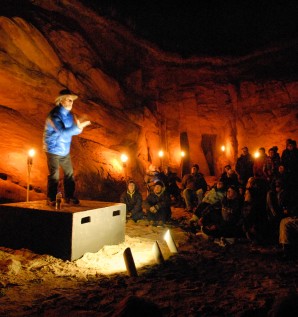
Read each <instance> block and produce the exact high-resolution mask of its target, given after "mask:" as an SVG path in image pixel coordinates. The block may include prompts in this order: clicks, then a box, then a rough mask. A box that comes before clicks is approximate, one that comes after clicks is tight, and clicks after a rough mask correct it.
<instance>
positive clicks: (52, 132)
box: [43, 89, 91, 206]
mask: <svg viewBox="0 0 298 317" xmlns="http://www.w3.org/2000/svg"><path fill="white" fill-rule="evenodd" d="M77 98H78V96H77V95H75V94H74V93H72V92H71V91H70V90H68V89H63V90H61V91H60V94H59V96H58V97H57V98H56V100H55V103H56V107H55V108H54V109H53V110H52V111H51V112H50V113H49V115H48V117H47V119H46V123H45V129H44V135H43V149H44V151H45V152H46V155H47V163H48V169H49V175H48V191H47V197H48V205H50V206H54V205H55V202H56V194H57V190H58V183H59V166H61V168H62V170H63V173H64V195H65V202H66V203H71V204H76V205H77V204H79V203H80V202H79V200H78V199H77V198H76V197H75V196H74V192H75V182H74V177H73V167H72V163H71V159H70V154H69V152H70V145H71V139H72V136H73V135H77V134H80V133H81V132H82V131H83V129H84V128H85V127H86V126H88V125H89V124H91V122H90V121H84V122H80V120H79V119H77V118H75V116H74V115H73V113H72V112H71V110H72V105H73V102H74V100H76V99H77Z"/></svg>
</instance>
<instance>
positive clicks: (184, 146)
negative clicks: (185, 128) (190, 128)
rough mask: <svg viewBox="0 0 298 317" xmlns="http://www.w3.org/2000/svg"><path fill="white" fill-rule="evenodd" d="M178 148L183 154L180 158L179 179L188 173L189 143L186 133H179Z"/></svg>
mask: <svg viewBox="0 0 298 317" xmlns="http://www.w3.org/2000/svg"><path fill="white" fill-rule="evenodd" d="M180 148H181V152H182V151H183V152H184V153H185V156H184V157H181V177H183V175H185V174H189V173H190V160H189V142H188V135H187V132H181V133H180Z"/></svg>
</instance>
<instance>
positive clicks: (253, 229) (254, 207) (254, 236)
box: [241, 187, 259, 242]
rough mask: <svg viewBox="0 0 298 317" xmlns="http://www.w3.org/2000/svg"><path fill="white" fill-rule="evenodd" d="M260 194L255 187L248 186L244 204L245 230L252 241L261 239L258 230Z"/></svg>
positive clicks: (243, 227)
mask: <svg viewBox="0 0 298 317" xmlns="http://www.w3.org/2000/svg"><path fill="white" fill-rule="evenodd" d="M257 199H258V195H257V189H256V188H254V187H250V188H247V189H246V190H245V194H244V202H243V206H242V211H241V214H242V219H243V226H242V229H243V232H244V234H245V236H246V237H247V239H248V240H250V241H251V242H258V241H259V236H258V234H259V232H258V229H259V228H258V203H257Z"/></svg>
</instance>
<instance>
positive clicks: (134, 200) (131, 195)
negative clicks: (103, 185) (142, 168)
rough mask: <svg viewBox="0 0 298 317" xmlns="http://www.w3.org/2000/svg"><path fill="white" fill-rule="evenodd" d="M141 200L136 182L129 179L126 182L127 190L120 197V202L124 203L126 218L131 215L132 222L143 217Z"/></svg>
mask: <svg viewBox="0 0 298 317" xmlns="http://www.w3.org/2000/svg"><path fill="white" fill-rule="evenodd" d="M142 200H143V199H142V195H141V194H140V192H139V191H138V188H137V185H136V183H135V182H134V181H133V180H130V181H129V182H128V184H127V190H126V191H125V192H124V193H122V195H121V197H120V202H121V203H123V204H126V217H127V218H130V217H131V219H132V220H133V221H134V222H137V221H138V220H140V219H142V218H143V210H142Z"/></svg>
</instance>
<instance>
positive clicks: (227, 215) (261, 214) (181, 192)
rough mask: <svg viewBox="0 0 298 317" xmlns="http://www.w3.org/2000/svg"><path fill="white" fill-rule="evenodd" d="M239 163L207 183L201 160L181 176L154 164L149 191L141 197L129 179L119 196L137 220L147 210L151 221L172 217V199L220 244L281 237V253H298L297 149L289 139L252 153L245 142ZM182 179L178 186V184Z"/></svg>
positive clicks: (287, 255)
mask: <svg viewBox="0 0 298 317" xmlns="http://www.w3.org/2000/svg"><path fill="white" fill-rule="evenodd" d="M241 151H242V153H241V155H240V156H239V157H238V159H237V161H236V164H235V168H234V169H233V168H232V167H231V166H230V165H226V166H225V167H224V171H223V173H222V175H221V177H220V178H219V180H218V181H217V183H216V184H214V186H212V187H211V188H208V185H207V182H206V180H205V178H204V176H203V174H201V173H200V171H199V166H198V165H197V164H195V165H193V167H192V169H191V173H190V174H186V175H184V176H183V178H182V180H181V179H180V178H179V177H177V175H176V174H175V173H173V172H172V171H171V170H170V169H169V168H168V169H166V171H165V172H164V173H161V172H160V171H158V169H157V168H155V167H154V166H151V167H150V168H149V169H148V171H147V174H146V176H145V184H146V186H147V197H146V199H145V200H144V201H142V196H141V194H140V193H139V191H138V189H137V186H136V184H135V183H134V182H133V181H130V182H129V183H128V187H127V191H126V192H124V193H123V194H122V196H121V199H120V201H121V202H123V203H126V205H127V215H128V217H131V218H132V219H133V220H134V221H135V222H137V221H138V220H140V219H142V218H143V216H144V214H145V215H146V216H147V219H148V220H149V221H150V222H151V223H152V224H153V225H164V224H166V223H167V222H168V221H170V219H171V208H170V207H171V203H173V201H174V202H175V204H176V205H177V206H182V204H184V205H185V208H186V211H187V212H189V213H191V215H192V217H191V219H190V223H189V224H190V225H191V227H192V228H197V229H198V230H199V231H198V234H203V235H207V236H210V237H213V238H214V239H215V241H218V243H219V244H220V245H226V244H228V243H233V242H234V241H235V239H237V238H243V237H244V238H247V239H248V240H249V241H251V242H252V243H256V244H264V243H280V244H281V246H282V249H283V258H285V259H287V258H291V257H293V256H295V255H296V254H297V253H298V252H297V245H298V199H297V197H298V149H297V145H296V141H295V140H292V139H288V140H287V141H286V148H285V149H284V150H283V151H282V154H281V155H280V154H279V153H278V148H277V147H276V146H273V147H272V148H270V149H269V151H268V154H266V150H265V148H263V147H261V148H260V149H259V156H258V157H257V158H254V157H253V156H252V155H251V154H250V153H249V149H248V148H247V147H246V146H245V147H243V148H242V149H241ZM178 185H179V186H178Z"/></svg>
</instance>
